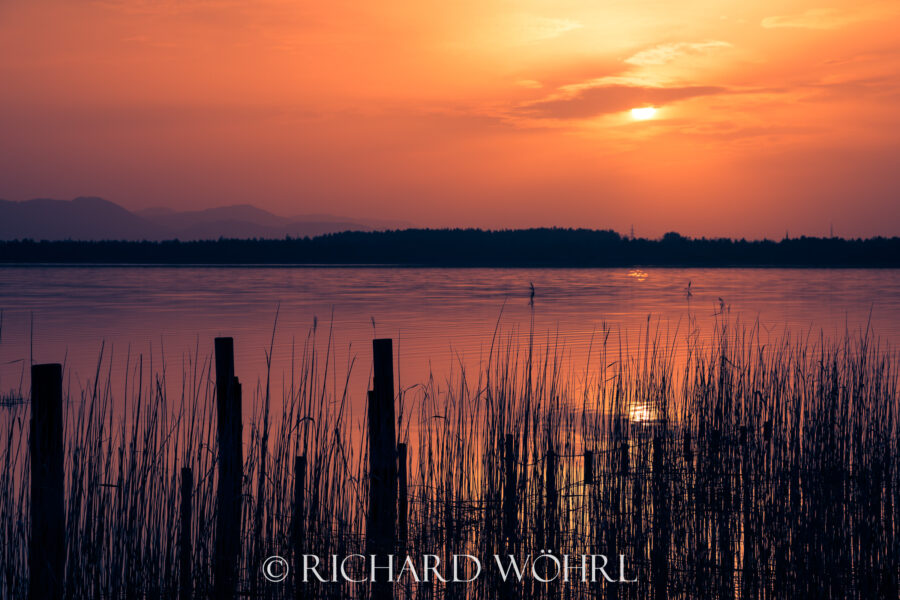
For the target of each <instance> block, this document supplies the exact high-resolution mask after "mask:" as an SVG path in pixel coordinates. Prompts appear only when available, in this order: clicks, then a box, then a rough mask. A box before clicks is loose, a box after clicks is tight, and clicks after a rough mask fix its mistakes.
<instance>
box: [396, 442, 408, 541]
mask: <svg viewBox="0 0 900 600" xmlns="http://www.w3.org/2000/svg"><path fill="white" fill-rule="evenodd" d="M397 468H398V479H397V494H398V498H397V511H398V517H399V520H400V554H404V553H405V552H406V541H407V538H408V536H409V523H408V522H407V518H408V516H409V515H408V513H409V496H408V495H407V494H408V490H407V489H406V444H397Z"/></svg>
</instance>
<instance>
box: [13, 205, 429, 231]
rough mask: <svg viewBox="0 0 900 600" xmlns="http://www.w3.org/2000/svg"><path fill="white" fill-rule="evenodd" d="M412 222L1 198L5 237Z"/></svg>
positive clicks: (246, 208)
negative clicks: (137, 209)
mask: <svg viewBox="0 0 900 600" xmlns="http://www.w3.org/2000/svg"><path fill="white" fill-rule="evenodd" d="M410 226H411V224H409V223H405V222H401V221H387V220H376V219H349V218H346V217H338V216H334V215H321V214H313V215H295V216H281V215H276V214H274V213H271V212H269V211H266V210H263V209H261V208H257V207H255V206H252V205H249V204H237V205H232V206H222V207H218V208H209V209H205V210H190V211H180V210H174V209H170V208H149V209H144V210H139V211H130V210H128V209H126V208H124V207H122V206H120V205H118V204H116V203H114V202H110V201H109V200H104V199H103V198H94V197H78V198H75V199H73V200H53V199H49V198H36V199H34V200H26V201H24V202H12V201H9V200H0V240H15V239H33V240H84V241H88V240H126V241H140V240H153V241H157V240H171V239H179V240H209V239H218V238H235V239H249V238H267V239H279V238H285V237H288V236H289V237H315V236H318V235H323V234H326V233H337V232H341V231H376V230H388V229H405V228H408V227H410Z"/></svg>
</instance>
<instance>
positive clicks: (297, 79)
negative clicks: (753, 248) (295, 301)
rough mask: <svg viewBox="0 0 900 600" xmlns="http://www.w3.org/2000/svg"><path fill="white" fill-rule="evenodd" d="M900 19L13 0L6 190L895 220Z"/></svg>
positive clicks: (592, 214)
mask: <svg viewBox="0 0 900 600" xmlns="http://www.w3.org/2000/svg"><path fill="white" fill-rule="evenodd" d="M897 31H900V3H898V2H896V0H891V1H889V2H874V3H862V4H861V3H859V2H856V1H853V2H850V1H847V0H837V1H835V2H831V3H828V4H819V3H818V2H816V1H813V2H803V1H783V0H779V1H778V2H773V1H770V0H760V1H757V2H747V1H746V0H743V1H741V2H737V1H717V2H713V1H710V0H706V1H700V0H682V1H680V2H669V1H655V2H650V1H644V0H619V1H615V2H613V1H605V0H553V1H549V0H543V1H538V0H517V1H510V0H507V1H496V0H458V1H455V2H432V1H431V0H420V1H418V2H410V1H409V0H404V1H402V2H401V1H398V0H377V1H373V0H332V1H329V2H298V1H289V0H257V1H255V2H253V1H247V0H242V1H238V0H234V1H232V0H160V1H150V0H146V1H144V0H104V1H97V2H88V1H79V2H72V1H71V0H4V2H2V3H0V197H2V198H6V199H11V200H22V199H26V198H31V197H38V196H43V197H47V196H49V197H57V198H70V197H73V196H76V195H98V196H103V197H105V198H108V199H110V200H113V201H115V202H118V203H120V204H122V205H124V206H126V207H128V208H145V207H150V206H173V207H180V208H187V207H195V208H205V207H209V206H218V205H224V204H235V203H252V204H256V205H258V206H260V207H262V208H266V209H269V210H272V211H274V212H278V213H283V214H302V213H318V212H327V213H332V214H341V215H346V216H366V217H384V218H395V219H404V220H407V221H412V222H414V223H416V224H419V225H427V226H448V225H452V226H457V225H459V226H468V225H473V226H482V227H518V226H534V225H562V226H585V227H600V228H607V227H611V228H614V229H617V230H619V231H623V232H625V231H628V228H629V227H630V226H631V225H632V224H633V225H634V227H635V230H636V233H638V234H639V235H647V236H657V235H660V234H662V233H663V232H665V231H668V230H677V231H680V232H682V233H684V234H689V235H729V236H748V237H762V236H769V237H775V238H780V237H781V236H783V235H784V232H785V230H789V231H790V233H791V234H792V235H794V234H801V233H807V234H814V235H821V234H825V233H827V232H828V229H829V226H830V224H831V223H833V224H834V230H835V233H836V234H840V235H852V236H856V235H873V234H882V235H896V234H900V210H898V205H900V202H898V198H900V116H898V115H897V106H900V38H898V36H897V35H896V32H897ZM649 105H652V106H655V107H656V108H657V109H658V110H657V112H656V114H655V115H654V117H653V118H651V119H647V120H635V119H634V118H632V115H631V112H630V109H632V108H638V107H644V106H649Z"/></svg>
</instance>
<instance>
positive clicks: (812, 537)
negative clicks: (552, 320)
mask: <svg viewBox="0 0 900 600" xmlns="http://www.w3.org/2000/svg"><path fill="white" fill-rule="evenodd" d="M611 334H612V335H611ZM616 337H617V336H616V334H615V333H612V332H610V331H609V330H606V329H604V330H603V331H600V332H598V339H597V343H596V346H595V353H594V355H593V359H592V360H591V361H590V363H589V364H587V365H580V366H579V365H575V366H573V367H572V370H571V371H570V370H569V369H568V368H565V367H562V364H563V363H562V361H561V358H562V356H563V355H564V354H565V352H564V350H561V349H559V348H556V347H555V346H553V345H552V344H548V345H547V346H542V345H541V344H535V343H531V344H525V345H524V346H519V345H517V344H516V343H515V342H514V341H513V340H512V339H511V338H510V339H500V338H498V339H496V340H495V342H494V343H493V344H492V347H491V351H490V354H489V356H488V357H487V358H486V360H485V362H484V363H482V365H481V367H480V368H479V369H477V372H469V373H465V372H458V373H456V374H454V375H452V376H451V377H450V379H448V381H447V382H446V385H444V384H439V383H437V382H436V381H435V379H434V378H430V379H429V380H427V381H424V382H421V385H417V386H411V387H405V388H402V389H401V390H400V392H399V394H398V395H397V398H396V400H397V403H398V404H397V405H398V407H399V408H400V411H399V418H398V429H397V431H398V438H399V439H398V442H403V443H406V444H408V447H409V449H410V461H411V463H410V477H409V488H408V489H409V496H408V501H409V503H408V506H409V528H408V534H407V535H408V537H407V538H406V539H405V540H403V541H402V543H403V544H404V546H403V547H404V548H405V550H406V551H408V552H409V554H410V555H412V556H421V555H423V554H436V555H439V556H441V557H447V556H448V555H450V554H452V553H464V552H468V553H472V554H475V555H481V556H484V555H490V554H493V553H499V552H506V551H509V552H510V553H512V554H515V555H519V556H522V557H524V556H525V555H526V554H531V555H532V556H534V555H536V554H537V553H538V552H539V549H542V548H551V547H552V548H553V549H554V551H556V552H557V554H564V553H565V554H577V553H581V552H600V553H604V552H606V553H610V554H614V553H621V554H624V555H625V556H626V557H627V559H628V564H629V565H630V573H633V574H634V575H636V576H637V577H638V582H636V583H633V584H627V585H616V586H608V585H605V584H603V583H598V584H592V583H584V582H582V581H580V580H578V579H575V580H573V581H571V582H570V583H569V584H566V585H561V584H558V583H557V584H549V585H544V584H540V583H538V582H536V581H534V580H528V581H526V582H523V583H521V584H519V583H517V584H515V586H513V587H512V590H509V589H507V592H512V593H511V594H509V595H504V596H500V595H499V594H500V592H502V590H503V586H502V584H501V582H499V581H498V579H497V578H496V577H492V576H484V577H482V578H480V579H478V580H477V582H475V583H472V584H469V585H466V586H460V585H452V584H449V585H446V584H442V583H434V584H429V585H421V586H408V585H398V586H396V587H395V588H394V592H395V597H397V598H423V599H433V598H459V599H462V598H467V599H470V600H480V599H488V598H497V597H517V598H563V597H571V598H611V597H615V598H619V599H622V600H624V599H627V598H635V599H636V598H650V597H654V598H666V597H669V598H709V599H714V598H715V599H726V598H727V599H728V600H733V599H734V598H835V599H836V598H840V599H845V598H848V599H849V598H853V599H863V598H866V599H868V598H889V597H890V598H896V597H897V590H898V558H900V554H898V549H900V546H898V539H900V536H898V533H900V529H898V528H900V464H898V462H897V460H896V459H897V453H898V438H897V415H898V408H900V406H898V379H897V373H898V372H897V364H898V362H897V358H898V357H897V355H896V353H893V352H891V351H889V350H885V349H881V348H879V346H878V344H877V342H876V341H875V340H874V339H872V337H871V336H870V335H869V334H868V333H866V332H864V333H862V334H861V335H859V336H853V335H851V334H848V335H847V337H846V338H844V339H843V340H838V341H831V340H828V339H822V338H819V339H816V338H815V336H813V337H812V338H810V337H806V336H801V339H800V340H799V341H796V340H794V339H792V338H790V337H785V338H783V339H781V340H780V341H774V342H773V341H772V340H765V341H764V340H762V339H761V338H762V337H764V336H761V335H760V330H759V329H758V328H755V327H750V328H744V327H740V326H737V327H734V326H730V325H723V324H720V328H718V329H717V331H716V332H715V334H714V335H713V337H712V338H706V337H705V336H701V335H700V333H699V331H697V330H696V329H694V328H693V327H692V329H691V332H690V333H689V334H688V336H687V339H686V347H685V348H684V350H686V355H682V354H681V353H680V351H679V350H681V346H682V343H681V342H679V341H677V340H670V339H666V337H664V336H662V335H661V334H660V333H659V332H654V331H652V330H649V329H648V330H645V331H644V332H642V335H641V336H640V342H639V343H638V344H637V345H636V347H635V348H634V349H633V351H631V352H628V353H626V354H625V355H624V356H623V355H622V353H621V352H620V350H619V349H618V348H617V347H616V346H615V344H613V343H612V342H611V341H610V340H611V339H616ZM317 346H318V344H317V343H316V341H315V337H314V334H313V335H311V336H310V337H309V338H308V339H307V341H306V343H305V344H304V345H303V349H302V351H301V352H300V353H299V356H298V357H297V358H296V359H295V361H294V363H295V368H294V370H293V371H292V373H291V374H290V379H289V380H286V381H285V383H284V384H283V386H281V389H280V390H279V389H278V386H273V387H274V388H275V389H273V390H272V391H271V393H270V387H269V385H268V381H266V382H265V383H262V382H261V383H260V385H259V386H258V387H256V390H255V392H253V393H252V398H251V404H250V406H251V407H252V408H251V412H252V415H253V416H252V420H251V422H250V424H249V427H247V428H245V429H244V431H245V448H246V453H245V458H244V460H243V476H244V478H243V484H242V487H243V495H244V498H245V504H244V506H245V507H246V510H245V511H244V512H243V516H242V518H240V519H239V521H238V522H235V523H234V526H235V528H237V530H238V531H239V535H240V540H241V544H242V546H243V553H242V557H241V566H240V569H238V571H237V578H238V584H239V589H240V591H241V593H242V594H245V595H247V596H250V597H256V594H259V595H260V597H262V596H265V597H269V598H286V597H295V596H294V589H293V588H294V584H295V580H294V579H288V580H286V581H284V582H282V583H281V584H270V583H268V582H266V581H264V580H263V578H262V575H261V572H260V560H261V558H262V557H264V556H266V555H268V554H273V553H278V554H280V555H282V556H285V557H290V556H291V552H292V551H291V547H292V546H291V531H292V530H291V526H292V522H291V515H292V514H294V513H293V512H292V511H293V507H294V506H295V504H294V503H295V501H297V498H295V495H296V492H294V490H298V489H299V490H301V491H302V494H303V497H302V501H303V502H302V504H301V506H303V507H305V508H304V509H303V510H302V511H300V514H301V515H302V518H303V527H304V535H305V538H304V539H305V544H304V548H305V549H306V550H307V551H308V552H310V553H316V554H319V555H328V554H332V553H334V554H338V555H347V554H349V553H361V552H363V544H364V541H363V532H364V530H365V527H366V502H365V498H366V494H367V488H368V482H369V479H370V477H369V473H368V472H367V468H366V465H367V460H366V456H367V444H366V440H365V438H364V437H363V435H362V434H361V432H362V431H365V426H364V425H363V423H364V419H365V416H364V415H365V413H363V414H359V413H357V412H354V407H356V410H359V406H360V404H359V401H358V400H357V401H355V402H354V401H353V398H358V396H356V392H360V390H356V391H353V390H348V389H347V388H346V387H343V383H344V382H346V381H347V379H346V377H345V375H343V374H339V373H335V372H334V371H333V369H332V370H329V368H328V365H329V356H330V355H331V354H332V353H333V351H334V350H333V348H332V347H331V342H329V345H328V347H327V349H326V351H325V352H324V356H323V353H322V352H321V348H319V349H318V350H317ZM366 358H368V357H366ZM107 364H108V358H106V357H104V360H103V361H101V368H100V369H98V375H97V380H96V381H93V382H88V383H87V385H85V386H84V387H82V388H75V387H73V388H70V389H69V391H68V393H67V398H66V400H65V402H66V404H65V406H66V421H65V423H66V425H65V431H66V434H65V435H66V451H65V476H66V514H67V526H66V527H67V536H66V537H67V539H66V555H67V557H68V559H67V564H66V575H65V588H66V597H69V598H101V597H109V598H121V597H129V598H173V597H175V596H176V594H177V585H178V583H177V582H178V581H179V573H178V570H179V560H177V555H178V552H179V548H180V547H181V546H180V545H179V542H178V532H179V528H180V527H179V526H180V521H179V510H178V501H177V498H178V493H179V482H180V478H179V468H180V467H183V466H189V467H191V468H192V470H193V473H194V474H195V475H196V487H195V488H194V490H193V495H192V497H191V505H192V508H193V510H192V512H193V515H194V520H193V521H192V527H191V529H190V531H189V532H187V533H188V536H189V537H190V539H191V541H192V544H191V547H192V548H193V553H192V557H191V561H190V562H188V563H187V564H188V565H190V568H191V572H190V576H189V577H188V578H187V581H188V582H190V584H191V585H192V586H193V589H192V590H190V592H191V593H192V594H193V595H194V597H198V598H199V597H207V595H208V593H209V592H210V587H209V586H210V581H211V570H212V548H213V545H214V535H215V527H214V526H213V524H214V522H215V515H216V510H217V507H216V487H217V485H218V483H217V476H216V456H217V452H218V448H217V443H216V434H215V428H216V426H215V422H216V402H215V389H214V385H213V383H212V381H213V377H212V373H211V370H212V367H211V360H210V359H209V358H204V357H202V356H194V357H190V358H188V360H187V361H186V362H185V364H184V365H183V373H184V379H185V385H184V387H183V388H182V391H181V395H180V397H174V398H172V397H167V393H166V391H165V390H166V385H165V378H166V369H165V367H163V368H162V370H161V371H158V372H153V371H152V369H151V372H153V376H152V377H149V378H142V377H141V374H143V373H144V372H145V369H144V364H143V363H142V362H141V359H137V360H136V361H135V362H134V364H133V368H134V369H135V377H136V379H135V380H133V381H131V382H130V384H129V385H128V386H126V389H125V390H124V391H122V390H119V389H118V387H117V386H116V387H115V388H114V387H113V386H112V385H111V384H110V379H109V375H108V374H104V371H105V370H106V365H107ZM364 368H365V367H364ZM248 389H252V386H249V387H248ZM361 393H362V394H363V395H364V390H363V391H361ZM270 400H271V401H272V403H273V405H275V406H278V407H279V410H277V411H273V414H272V415H271V416H270V414H269V412H268V411H267V410H265V408H264V407H266V406H267V405H268V403H269V401H270ZM0 417H3V418H2V422H3V423H4V428H5V431H6V432H7V433H6V434H5V438H6V439H5V440H4V442H3V444H2V446H0V459H2V461H0V465H2V468H3V476H2V477H0V539H2V542H0V564H2V565H3V569H0V595H2V596H3V597H8V598H19V597H24V596H25V592H26V589H27V586H28V568H27V564H28V563H27V560H26V547H27V543H26V540H27V536H28V531H27V525H26V524H27V523H28V515H29V511H30V510H31V507H30V504H29V496H28V494H27V493H23V490H24V489H27V481H28V473H29V450H28V421H29V410H28V406H27V405H24V406H14V407H12V408H11V409H4V410H3V411H2V412H0ZM296 456H304V457H306V460H307V461H308V465H309V468H308V470H305V471H304V472H305V473H308V475H305V477H306V481H305V486H300V487H297V486H295V485H294V484H295V479H294V472H295V471H293V470H292V468H291V466H292V465H293V464H294V457H296ZM587 461H591V462H590V468H589V467H588V466H587V465H588V462H587ZM304 464H305V463H304ZM588 471H590V475H588ZM505 515H508V516H505ZM254 590H256V592H254ZM300 591H301V596H302V597H303V598H309V599H324V598H329V599H332V598H334V599H337V598H366V597H370V596H369V594H368V586H367V585H365V584H362V585H360V584H353V583H335V584H328V585H312V584H301V590H300ZM189 595H190V594H189Z"/></svg>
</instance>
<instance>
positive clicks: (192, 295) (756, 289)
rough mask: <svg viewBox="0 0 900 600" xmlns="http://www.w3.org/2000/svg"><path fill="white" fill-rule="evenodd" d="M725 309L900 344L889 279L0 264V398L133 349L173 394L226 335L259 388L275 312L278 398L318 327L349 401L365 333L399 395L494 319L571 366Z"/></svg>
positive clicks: (442, 368)
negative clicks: (30, 374) (381, 354)
mask: <svg viewBox="0 0 900 600" xmlns="http://www.w3.org/2000/svg"><path fill="white" fill-rule="evenodd" d="M530 282H533V283H534V287H535V290H536V295H535V298H534V305H533V306H532V305H531V304H530V302H529V296H530V288H529V283H530ZM688 282H690V283H691V286H690V289H691V292H692V296H691V298H690V301H688V298H687V294H686V289H687V286H688ZM720 298H721V301H722V302H724V305H725V306H726V307H727V309H728V311H729V315H730V317H731V318H739V319H741V320H742V321H745V322H751V321H755V320H757V319H759V321H760V324H761V326H762V328H763V331H764V332H771V334H770V333H764V335H773V336H774V335H779V334H780V333H781V332H783V331H784V330H785V328H787V329H789V330H790V331H791V332H792V334H793V335H795V336H796V335H799V334H806V333H809V332H812V333H814V334H815V335H816V336H818V333H819V331H823V332H824V334H825V335H826V336H838V335H841V334H842V333H843V331H844V330H845V328H847V327H849V328H850V329H851V330H859V329H860V328H862V327H865V325H866V323H867V321H868V320H869V318H870V315H871V324H872V328H873V330H874V332H875V333H876V334H877V335H878V336H880V338H881V339H882V340H883V341H885V342H888V343H890V344H891V346H894V347H896V346H897V345H898V342H900V271H897V270H794V269H753V270H746V269H745V270H740V269H647V270H646V272H643V271H634V270H628V269H599V270H576V269H572V270H566V269H555V270H540V269H522V270H519V269H391V268H384V269H356V268H145V267H139V268H132V267H125V268H119V267H116V268H94V267H91V268H88V267H67V268H57V267H46V268H35V267H29V268H19V267H8V268H0V308H2V309H3V321H2V337H0V390H2V391H4V392H5V391H8V390H10V389H17V388H19V386H20V385H22V386H24V388H23V389H27V386H28V378H27V369H26V368H24V367H25V366H26V365H27V364H28V361H29V360H30V358H29V357H30V356H31V357H33V360H34V361H35V362H65V364H66V369H67V373H68V375H69V376H70V377H71V378H72V381H73V383H76V384H84V383H86V382H88V381H90V380H91V379H92V378H93V377H94V372H95V369H96V365H97V358H98V355H99V352H100V348H101V345H102V344H104V343H105V345H106V352H107V353H109V352H110V351H111V353H112V354H111V355H112V360H113V365H114V366H116V365H118V364H121V365H124V363H125V359H126V356H127V354H128V352H129V350H130V352H131V355H132V357H134V356H135V355H137V354H142V355H143V356H144V360H145V364H146V363H149V359H151V358H152V360H153V362H154V368H158V367H159V366H160V365H161V364H162V359H163V357H164V358H165V361H166V364H167V367H168V378H169V385H180V374H181V365H182V361H183V357H184V356H186V355H193V354H194V353H195V352H196V351H197V349H199V353H200V355H201V357H203V356H208V355H209V353H210V352H211V350H212V340H213V337H215V336H220V335H231V336H233V337H234V338H235V345H236V361H237V372H238V375H239V376H240V377H241V378H242V380H243V381H244V382H245V385H247V383H248V382H249V383H255V381H256V380H257V378H260V377H263V378H264V375H265V362H266V358H265V355H266V350H267V349H268V347H269V343H270V340H271V336H272V329H273V325H274V323H275V315H276V310H279V314H278V326H277V329H276V331H275V343H274V357H273V377H274V381H275V384H276V386H279V385H280V382H281V380H282V377H283V376H284V377H288V376H289V372H290V362H291V361H290V357H291V351H292V350H291V348H292V344H296V345H297V347H298V348H299V346H301V345H302V343H303V341H304V339H305V338H306V336H307V335H308V333H309V331H310V330H311V328H312V327H313V325H314V323H316V322H317V338H318V340H319V343H320V344H322V345H323V344H324V343H325V340H326V339H327V335H328V332H329V328H332V330H333V335H334V348H335V350H336V357H335V361H336V363H335V364H334V368H335V369H336V372H337V373H346V370H347V368H348V365H349V363H350V361H351V360H352V358H353V357H355V358H356V360H357V362H356V365H355V366H354V367H353V370H352V373H353V376H352V377H351V380H350V381H351V388H352V389H351V391H352V393H353V394H354V396H356V395H357V394H361V393H362V392H364V390H365V387H366V386H367V382H368V376H369V364H370V361H371V339H372V337H373V336H377V337H392V338H394V339H395V348H398V349H399V355H400V381H401V384H402V385H404V386H405V385H409V384H411V383H418V382H421V381H422V380H423V378H425V377H426V376H427V374H428V373H429V372H432V373H434V375H435V377H436V378H437V379H438V380H442V379H444V378H446V377H447V376H448V374H449V373H450V369H451V365H453V364H459V363H462V364H466V365H471V364H477V363H478V361H479V360H480V359H481V358H483V357H484V356H486V354H487V352H488V350H489V347H490V343H491V338H492V334H493V332H494V330H495V328H496V326H497V324H498V321H499V323H500V326H501V329H502V330H503V331H505V332H507V333H510V332H515V331H517V332H519V334H520V335H522V336H526V335H527V333H528V331H529V330H530V329H531V327H532V325H531V323H532V319H533V323H534V325H533V327H534V331H535V333H536V334H537V336H538V339H540V340H546V339H553V340H556V339H558V340H559V341H560V342H561V343H563V344H565V347H566V348H567V349H568V350H569V351H570V353H571V355H572V356H573V357H574V360H576V361H577V360H578V359H579V357H585V356H586V355H587V348H588V346H589V344H590V343H591V339H592V336H593V335H595V334H596V332H597V331H598V330H600V329H601V328H602V327H603V325H604V324H607V325H609V326H610V327H612V328H613V331H615V332H616V336H614V337H615V338H616V339H618V338H619V333H621V334H622V337H623V339H631V340H634V341H635V342H636V341H637V339H639V333H640V328H641V327H642V326H646V323H647V318H648V316H649V317H650V318H651V322H652V323H653V324H654V326H656V325H657V324H658V326H659V327H660V328H661V330H662V331H664V332H666V331H668V333H669V335H677V336H680V337H684V334H685V333H686V331H687V320H688V314H689V311H691V312H692V313H693V315H694V317H695V319H696V320H697V323H698V324H699V326H700V327H701V330H703V331H704V332H709V331H711V329H712V327H713V324H714V321H715V319H716V317H715V316H714V315H715V314H716V313H717V312H718V311H719V309H720V306H721V304H720ZM279 306H280V309H279ZM501 313H502V316H501ZM32 322H33V339H32V335H31V333H30V331H31V330H32ZM632 346H633V344H632ZM298 353H299V349H298ZM108 355H109V354H108ZM361 397H364V396H361Z"/></svg>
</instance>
